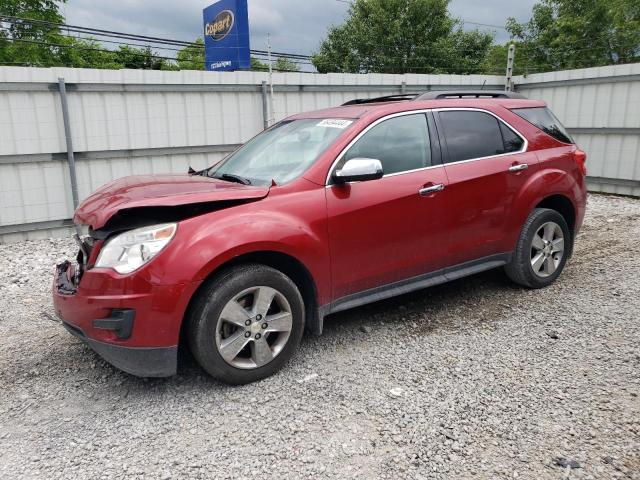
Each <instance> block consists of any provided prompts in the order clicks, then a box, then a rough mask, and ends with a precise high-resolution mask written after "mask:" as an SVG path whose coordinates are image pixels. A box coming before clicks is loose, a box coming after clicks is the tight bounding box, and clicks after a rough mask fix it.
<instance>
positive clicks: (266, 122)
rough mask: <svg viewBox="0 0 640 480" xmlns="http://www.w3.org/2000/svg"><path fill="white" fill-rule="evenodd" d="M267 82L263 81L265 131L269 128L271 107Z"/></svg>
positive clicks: (263, 120) (263, 121)
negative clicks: (268, 100) (268, 104)
mask: <svg viewBox="0 0 640 480" xmlns="http://www.w3.org/2000/svg"><path fill="white" fill-rule="evenodd" d="M267 95H268V91H267V82H266V80H263V81H262V124H263V126H264V129H265V130H266V129H267V128H269V107H268V106H267Z"/></svg>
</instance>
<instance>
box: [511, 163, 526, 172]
mask: <svg viewBox="0 0 640 480" xmlns="http://www.w3.org/2000/svg"><path fill="white" fill-rule="evenodd" d="M527 168H529V164H528V163H519V164H518V165H511V166H510V167H509V171H510V172H522V171H523V170H526V169H527Z"/></svg>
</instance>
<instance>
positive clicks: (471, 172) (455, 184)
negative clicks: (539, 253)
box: [435, 109, 538, 266]
mask: <svg viewBox="0 0 640 480" xmlns="http://www.w3.org/2000/svg"><path fill="white" fill-rule="evenodd" d="M435 117H436V124H437V127H438V132H439V134H440V140H441V144H442V145H443V160H444V162H445V167H444V168H445V170H446V172H447V177H448V179H449V185H448V186H447V202H448V204H447V208H448V215H447V222H448V223H447V229H448V231H449V234H450V236H449V256H450V262H451V265H452V266H455V265H457V264H461V263H465V262H468V261H472V260H477V259H485V258H486V257H490V256H492V255H497V254H503V253H508V252H510V251H511V249H512V248H513V247H512V246H509V245H507V243H506V232H507V225H508V218H509V215H510V212H511V206H512V205H513V203H514V199H515V197H516V195H517V194H518V192H519V191H520V190H521V188H522V187H523V185H524V184H525V183H526V182H527V180H528V179H529V178H530V177H531V175H533V173H534V172H535V170H536V168H538V165H537V158H536V156H535V154H534V153H528V152H527V151H526V149H527V141H526V139H525V138H524V137H523V136H522V135H520V134H519V133H517V132H516V131H515V129H514V128H513V127H511V126H509V125H507V124H506V123H505V122H504V121H503V120H501V119H499V118H498V117H497V116H496V115H495V114H493V113H491V112H488V111H484V110H476V109H440V110H438V111H437V112H435Z"/></svg>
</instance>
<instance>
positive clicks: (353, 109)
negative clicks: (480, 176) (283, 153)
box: [289, 98, 546, 120]
mask: <svg viewBox="0 0 640 480" xmlns="http://www.w3.org/2000/svg"><path fill="white" fill-rule="evenodd" d="M496 106H502V107H504V108H508V109H512V108H532V107H545V106H546V103H545V102H543V101H541V100H529V99H514V98H443V99H437V100H413V101H411V100H409V101H407V100H402V101H392V102H376V103H360V104H356V105H341V106H339V107H331V108H324V109H320V110H314V111H310V112H304V113H299V114H297V115H293V116H291V117H289V120H302V119H316V118H349V119H354V120H355V119H360V118H364V117H368V116H375V117H383V116H386V115H392V114H394V113H401V112H407V111H412V110H427V109H437V108H480V109H483V110H491V109H492V108H495V107H496Z"/></svg>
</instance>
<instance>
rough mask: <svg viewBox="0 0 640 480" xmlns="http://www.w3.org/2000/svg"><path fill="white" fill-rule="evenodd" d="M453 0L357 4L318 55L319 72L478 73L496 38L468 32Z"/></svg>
mask: <svg viewBox="0 0 640 480" xmlns="http://www.w3.org/2000/svg"><path fill="white" fill-rule="evenodd" d="M449 1H450V0H355V1H354V2H353V3H352V4H351V7H350V8H349V14H348V18H347V20H346V21H345V23H344V24H342V25H340V26H332V27H330V28H329V31H328V34H327V38H326V39H325V40H324V41H323V42H322V43H321V45H320V48H319V50H318V52H317V53H316V54H315V55H314V56H313V60H312V61H313V64H314V65H315V67H316V68H317V69H318V71H320V72H322V73H325V72H350V73H368V72H379V73H406V72H414V73H477V72H480V71H481V69H482V63H483V61H484V57H485V55H486V53H487V51H488V49H489V47H490V46H491V42H492V41H493V36H492V35H491V34H488V33H483V32H479V31H477V30H476V31H471V32H466V31H463V30H462V24H461V22H460V21H459V20H456V19H455V18H453V17H451V15H450V14H449V11H448V6H449Z"/></svg>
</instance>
